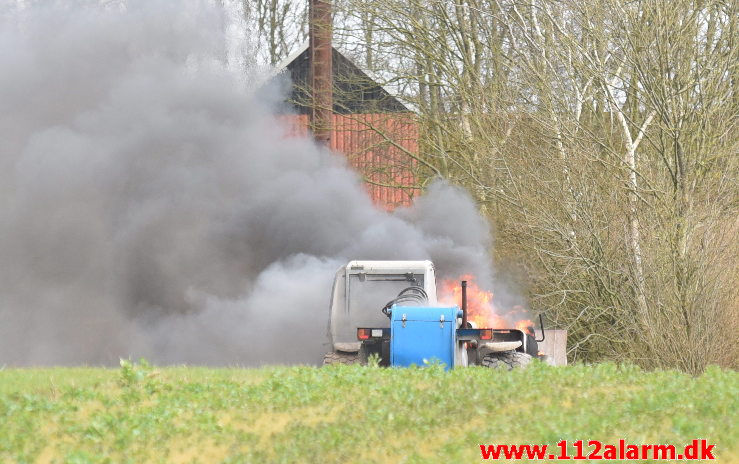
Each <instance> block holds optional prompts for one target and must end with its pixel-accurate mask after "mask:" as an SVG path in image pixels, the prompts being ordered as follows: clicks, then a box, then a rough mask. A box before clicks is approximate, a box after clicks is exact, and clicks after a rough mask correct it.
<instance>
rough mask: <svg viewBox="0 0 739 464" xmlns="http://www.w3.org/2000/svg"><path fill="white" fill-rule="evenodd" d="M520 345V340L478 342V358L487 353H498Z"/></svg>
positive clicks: (511, 349)
mask: <svg viewBox="0 0 739 464" xmlns="http://www.w3.org/2000/svg"><path fill="white" fill-rule="evenodd" d="M520 346H521V342H520V341H516V342H484V343H480V345H479V348H478V349H477V353H478V354H477V356H478V357H479V358H478V359H482V358H483V357H484V356H485V355H486V354H488V353H500V352H502V351H513V350H515V349H517V348H518V347H520Z"/></svg>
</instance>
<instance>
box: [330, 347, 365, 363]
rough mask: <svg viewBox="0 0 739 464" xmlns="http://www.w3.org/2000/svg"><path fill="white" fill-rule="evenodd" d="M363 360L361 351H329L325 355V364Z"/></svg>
mask: <svg viewBox="0 0 739 464" xmlns="http://www.w3.org/2000/svg"><path fill="white" fill-rule="evenodd" d="M361 361H362V360H361V359H360V355H359V353H347V352H345V351H329V352H328V353H326V356H324V357H323V365H324V366H328V365H329V364H347V365H349V364H360V363H361Z"/></svg>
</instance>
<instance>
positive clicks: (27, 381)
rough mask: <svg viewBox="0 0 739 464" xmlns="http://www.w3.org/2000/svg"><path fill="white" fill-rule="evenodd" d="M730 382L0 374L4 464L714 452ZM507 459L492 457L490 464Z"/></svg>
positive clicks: (242, 372)
mask: <svg viewBox="0 0 739 464" xmlns="http://www.w3.org/2000/svg"><path fill="white" fill-rule="evenodd" d="M738 411H739V373H737V372H735V371H728V370H721V369H718V368H709V369H707V370H706V372H705V373H704V374H702V375H701V376H699V377H690V376H688V375H686V374H683V373H679V372H676V371H655V372H645V371H642V370H640V369H639V368H637V367H634V366H630V365H622V366H617V365H614V364H601V365H595V366H582V365H579V366H570V367H566V368H554V367H549V366H545V365H542V364H539V363H536V364H534V365H532V366H531V367H530V368H529V369H527V370H525V371H514V372H503V371H494V370H490V369H485V368H469V369H458V370H455V371H451V372H445V371H443V370H442V369H440V368H439V367H437V366H432V367H430V368H426V369H416V368H412V369H383V368H376V367H365V368H362V367H358V366H332V367H327V368H314V367H269V368H262V369H206V368H184V367H183V368H154V367H151V366H149V365H148V364H147V363H145V362H141V363H139V364H136V363H130V362H127V361H124V362H122V363H121V369H117V370H112V369H95V368H76V369H18V370H16V369H5V370H2V371H0V437H2V438H1V439H0V461H2V462H20V463H25V462H69V463H83V462H113V463H117V462H131V463H140V462H203V463H205V462H239V463H244V462H246V463H249V462H254V463H265V462H313V463H330V462H337V463H349V462H440V463H447V462H477V461H478V460H479V459H480V450H479V446H478V445H479V444H481V443H484V444H492V443H502V444H519V443H520V444H523V443H548V444H550V445H554V444H555V443H556V442H557V441H559V440H561V439H568V440H570V441H574V440H577V439H584V440H589V439H596V440H601V441H603V442H604V443H616V442H617V440H618V439H621V438H623V439H626V440H627V441H630V442H633V443H665V444H666V443H671V444H675V445H681V444H683V443H688V442H690V441H691V440H692V439H694V438H706V439H708V440H709V441H710V442H711V443H717V444H718V446H717V448H716V453H717V457H718V458H719V460H720V462H724V463H725V462H739V460H737V458H735V456H737V455H739V428H737V427H735V426H733V427H732V424H736V422H737V412H738ZM498 462H503V461H498Z"/></svg>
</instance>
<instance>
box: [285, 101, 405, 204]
mask: <svg viewBox="0 0 739 464" xmlns="http://www.w3.org/2000/svg"><path fill="white" fill-rule="evenodd" d="M284 120H285V122H286V125H287V130H288V134H289V135H291V136H307V135H308V126H309V119H308V116H307V115H290V116H286V117H285V118H284ZM331 149H332V150H334V151H335V152H339V153H342V154H344V155H345V156H346V157H347V159H348V161H349V165H351V166H352V167H353V168H354V169H356V170H357V172H359V174H360V175H361V176H362V177H363V178H364V181H365V189H366V190H367V193H368V194H369V195H370V197H371V198H372V201H373V202H374V203H375V204H376V205H378V206H380V207H382V208H385V209H387V210H393V209H395V208H397V207H399V206H408V205H410V204H411V202H412V200H413V198H414V197H415V196H416V195H418V193H419V190H418V189H417V188H416V185H417V182H416V181H417V179H416V175H415V172H416V160H415V159H414V158H413V156H415V155H416V154H418V124H417V123H416V122H415V120H414V119H413V115H412V114H410V113H382V114H379V113H374V114H372V113H369V114H334V115H333V134H332V138H331Z"/></svg>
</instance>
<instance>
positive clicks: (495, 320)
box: [439, 274, 534, 335]
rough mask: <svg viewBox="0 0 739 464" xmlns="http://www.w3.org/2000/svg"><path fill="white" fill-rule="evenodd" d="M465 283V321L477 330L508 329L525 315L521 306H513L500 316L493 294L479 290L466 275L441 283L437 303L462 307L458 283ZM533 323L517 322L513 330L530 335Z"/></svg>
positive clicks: (473, 281) (528, 321) (470, 277)
mask: <svg viewBox="0 0 739 464" xmlns="http://www.w3.org/2000/svg"><path fill="white" fill-rule="evenodd" d="M462 280H466V281H467V320H469V321H471V322H474V323H475V325H476V326H477V327H479V328H491V329H509V328H511V326H513V325H514V324H513V323H511V322H508V320H515V319H518V318H519V317H521V316H523V315H526V314H527V311H526V310H525V309H524V308H523V307H522V306H514V307H513V308H512V309H511V310H510V311H508V312H507V313H505V314H503V315H502V316H501V311H499V310H498V308H497V307H496V306H495V304H494V303H493V292H489V291H486V290H483V289H481V288H480V287H479V286H478V285H477V283H476V282H475V278H474V276H472V275H469V274H466V275H463V276H461V277H460V278H459V279H457V280H449V279H445V280H443V281H442V282H441V287H440V292H439V301H440V302H441V303H443V304H456V305H458V306H459V307H462V286H461V284H460V281H462ZM533 326H534V323H533V322H531V321H530V320H528V319H525V320H519V321H518V322H516V323H515V328H516V329H519V330H522V331H524V332H526V333H528V334H531V335H533V334H532V333H531V328H532V327H533Z"/></svg>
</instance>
